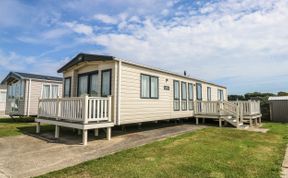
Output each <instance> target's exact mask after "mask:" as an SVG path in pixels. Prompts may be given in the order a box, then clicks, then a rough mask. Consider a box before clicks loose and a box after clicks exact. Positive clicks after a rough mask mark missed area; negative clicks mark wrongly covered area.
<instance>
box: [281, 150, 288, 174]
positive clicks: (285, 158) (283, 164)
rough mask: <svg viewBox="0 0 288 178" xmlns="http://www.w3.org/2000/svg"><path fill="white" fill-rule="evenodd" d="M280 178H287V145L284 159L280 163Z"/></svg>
mask: <svg viewBox="0 0 288 178" xmlns="http://www.w3.org/2000/svg"><path fill="white" fill-rule="evenodd" d="M281 177H282V178H288V145H287V147H286V152H285V157H284V160H283V163H282V175H281Z"/></svg>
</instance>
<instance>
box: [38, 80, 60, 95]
mask: <svg viewBox="0 0 288 178" xmlns="http://www.w3.org/2000/svg"><path fill="white" fill-rule="evenodd" d="M44 85H49V87H50V92H49V98H45V99H52V97H51V94H52V92H51V90H52V85H56V86H58V93H57V97H60V95H59V94H60V85H59V84H54V83H43V84H42V88H41V99H44V98H43V89H44ZM57 97H56V98H57Z"/></svg>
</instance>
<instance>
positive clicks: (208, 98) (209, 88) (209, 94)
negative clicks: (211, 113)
mask: <svg viewBox="0 0 288 178" xmlns="http://www.w3.org/2000/svg"><path fill="white" fill-rule="evenodd" d="M207 101H211V87H207Z"/></svg>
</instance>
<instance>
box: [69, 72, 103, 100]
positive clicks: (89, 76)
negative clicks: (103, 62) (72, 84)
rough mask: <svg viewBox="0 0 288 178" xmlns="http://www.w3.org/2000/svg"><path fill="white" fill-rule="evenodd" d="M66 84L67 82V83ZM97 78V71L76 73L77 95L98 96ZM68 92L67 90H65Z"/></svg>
mask: <svg viewBox="0 0 288 178" xmlns="http://www.w3.org/2000/svg"><path fill="white" fill-rule="evenodd" d="M67 85H68V84H67ZM99 91H100V88H99V78H98V71H93V72H89V73H84V74H79V75H78V90H77V95H78V96H85V95H87V94H88V95H89V96H99V95H100V92H99ZM67 92H68V91H67Z"/></svg>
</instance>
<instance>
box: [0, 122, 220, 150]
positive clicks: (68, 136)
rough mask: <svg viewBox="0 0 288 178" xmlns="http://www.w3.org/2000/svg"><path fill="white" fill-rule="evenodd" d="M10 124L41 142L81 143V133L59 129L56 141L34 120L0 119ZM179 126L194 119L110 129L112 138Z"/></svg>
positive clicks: (103, 131) (48, 129)
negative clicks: (37, 128)
mask: <svg viewBox="0 0 288 178" xmlns="http://www.w3.org/2000/svg"><path fill="white" fill-rule="evenodd" d="M1 123H5V124H9V125H10V124H11V125H15V126H16V128H17V130H18V131H19V132H21V133H22V134H24V135H29V136H32V137H35V138H38V139H41V140H44V141H46V142H49V143H63V144H81V142H82V131H79V132H78V130H77V129H72V128H66V127H61V128H60V137H59V138H58V139H56V138H55V137H54V133H55V126H54V125H47V124H43V125H41V126H40V133H39V134H37V133H36V123H35V122H34V118H25V119H23V118H14V119H11V118H8V119H0V124H1ZM200 123H201V122H200ZM217 123H218V122H217V121H216V122H215V121H212V120H206V122H205V125H210V126H217ZM181 124H195V120H194V119H182V120H170V121H158V122H157V123H155V122H147V123H142V124H141V125H138V124H130V125H125V126H115V127H113V128H112V137H117V136H121V135H126V134H131V133H137V132H143V131H149V130H155V129H160V128H167V127H174V126H177V125H181ZM88 134H89V136H88V141H93V140H99V139H105V138H106V129H99V135H98V136H95V135H94V130H89V132H88Z"/></svg>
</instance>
